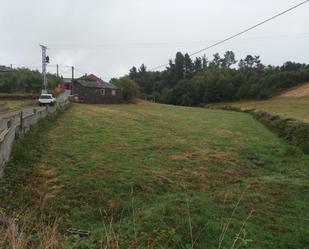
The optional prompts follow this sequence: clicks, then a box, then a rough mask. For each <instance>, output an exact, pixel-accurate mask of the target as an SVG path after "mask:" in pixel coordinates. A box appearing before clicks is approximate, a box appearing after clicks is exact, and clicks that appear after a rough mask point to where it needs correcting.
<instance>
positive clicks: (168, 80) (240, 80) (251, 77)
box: [129, 51, 309, 106]
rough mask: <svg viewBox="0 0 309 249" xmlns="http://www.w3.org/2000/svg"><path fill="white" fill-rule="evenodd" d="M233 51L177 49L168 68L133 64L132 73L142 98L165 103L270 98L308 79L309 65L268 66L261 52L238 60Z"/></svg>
mask: <svg viewBox="0 0 309 249" xmlns="http://www.w3.org/2000/svg"><path fill="white" fill-rule="evenodd" d="M236 63H237V60H236V58H235V54H234V53H233V52H232V51H227V52H226V53H225V54H224V56H220V55H219V54H218V53H217V54H214V57H213V59H212V60H211V61H209V60H208V58H206V57H205V56H204V57H197V58H196V59H195V60H194V61H192V59H191V58H190V56H189V55H188V54H185V55H183V54H182V53H180V52H178V53H177V54H176V57H175V60H170V61H169V63H168V66H167V67H166V69H165V70H163V71H161V72H159V71H155V72H153V71H147V69H146V67H145V65H142V66H141V67H140V68H139V69H137V68H136V67H133V68H132V69H131V70H130V73H129V77H130V78H131V79H132V80H134V81H136V82H137V83H138V84H139V86H140V89H141V92H142V95H141V97H142V98H146V99H151V100H156V101H160V102H163V103H169V104H176V105H184V106H198V105H203V104H207V103H211V102H221V101H233V100H241V99H267V98H269V97H271V96H273V95H275V94H276V93H277V92H278V91H281V90H283V89H287V88H290V87H292V86H295V85H297V84H300V83H303V82H306V81H308V80H309V65H306V64H300V63H294V62H286V63H284V65H282V66H271V65H268V66H265V65H263V64H262V63H261V60H260V57H259V56H252V55H248V56H246V57H245V58H244V59H241V60H240V61H239V63H238V65H237V64H236Z"/></svg>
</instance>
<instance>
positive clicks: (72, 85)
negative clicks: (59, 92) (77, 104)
mask: <svg viewBox="0 0 309 249" xmlns="http://www.w3.org/2000/svg"><path fill="white" fill-rule="evenodd" d="M73 87H74V66H72V83H71V95H73Z"/></svg>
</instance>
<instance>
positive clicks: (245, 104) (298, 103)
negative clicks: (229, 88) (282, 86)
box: [220, 97, 309, 123]
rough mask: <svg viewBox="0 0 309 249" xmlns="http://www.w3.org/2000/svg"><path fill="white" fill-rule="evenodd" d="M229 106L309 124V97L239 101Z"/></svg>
mask: <svg viewBox="0 0 309 249" xmlns="http://www.w3.org/2000/svg"><path fill="white" fill-rule="evenodd" d="M227 104H228V105H231V106H235V107H238V108H241V109H243V110H246V109H256V110H259V111H266V112H271V113H274V114H279V115H282V116H286V117H291V118H295V119H299V120H301V121H304V122H307V123H309V108H308V106H309V97H299V98H294V97H280V98H279V97H277V98H273V99H270V100H263V101H239V102H232V103H227ZM220 105H221V104H220Z"/></svg>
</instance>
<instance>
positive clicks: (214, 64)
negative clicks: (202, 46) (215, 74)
mask: <svg viewBox="0 0 309 249" xmlns="http://www.w3.org/2000/svg"><path fill="white" fill-rule="evenodd" d="M213 57H214V58H213V60H212V61H211V62H210V63H209V67H210V68H220V67H221V62H222V59H221V57H220V55H219V53H215V54H214V55H213Z"/></svg>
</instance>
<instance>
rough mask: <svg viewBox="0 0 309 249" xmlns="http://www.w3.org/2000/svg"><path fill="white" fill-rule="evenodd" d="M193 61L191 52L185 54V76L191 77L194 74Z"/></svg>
mask: <svg viewBox="0 0 309 249" xmlns="http://www.w3.org/2000/svg"><path fill="white" fill-rule="evenodd" d="M193 66H194V65H193V62H192V60H191V58H190V56H189V54H185V57H184V76H185V78H187V79H189V78H191V77H192V76H193Z"/></svg>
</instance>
